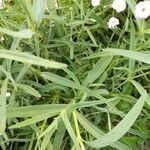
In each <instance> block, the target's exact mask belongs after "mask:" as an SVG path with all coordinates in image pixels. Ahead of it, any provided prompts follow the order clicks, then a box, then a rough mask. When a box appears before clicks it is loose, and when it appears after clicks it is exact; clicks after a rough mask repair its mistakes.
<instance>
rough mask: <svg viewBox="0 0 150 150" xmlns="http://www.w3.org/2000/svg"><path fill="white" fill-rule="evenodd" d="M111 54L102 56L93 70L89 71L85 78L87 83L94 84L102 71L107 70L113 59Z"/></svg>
mask: <svg viewBox="0 0 150 150" xmlns="http://www.w3.org/2000/svg"><path fill="white" fill-rule="evenodd" d="M112 58H113V57H111V56H105V57H102V58H101V59H100V60H99V61H98V62H97V63H96V64H95V65H94V67H93V68H92V70H91V71H89V73H88V76H87V77H86V79H85V83H84V84H85V85H86V86H87V85H88V84H92V83H93V82H94V81H95V80H96V79H97V78H98V77H100V75H102V73H103V72H104V71H105V70H106V68H107V67H108V65H109V64H110V62H111V61H112Z"/></svg>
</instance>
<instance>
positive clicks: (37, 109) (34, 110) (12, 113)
mask: <svg viewBox="0 0 150 150" xmlns="http://www.w3.org/2000/svg"><path fill="white" fill-rule="evenodd" d="M67 106H68V105H65V104H45V105H35V106H23V107H16V108H7V117H9V118H10V117H21V118H22V117H23V118H24V117H34V116H38V115H41V114H44V113H57V112H58V113H59V112H61V111H62V110H64V109H66V108H67Z"/></svg>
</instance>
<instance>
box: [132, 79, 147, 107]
mask: <svg viewBox="0 0 150 150" xmlns="http://www.w3.org/2000/svg"><path fill="white" fill-rule="evenodd" d="M131 82H132V84H133V85H134V86H135V87H136V89H137V90H138V91H139V93H140V94H141V95H143V93H144V92H145V89H144V88H143V87H142V86H141V85H140V84H139V83H138V82H136V81H134V80H132V81H131ZM146 96H147V98H146V103H147V104H148V105H149V106H150V96H149V95H148V94H147V93H146Z"/></svg>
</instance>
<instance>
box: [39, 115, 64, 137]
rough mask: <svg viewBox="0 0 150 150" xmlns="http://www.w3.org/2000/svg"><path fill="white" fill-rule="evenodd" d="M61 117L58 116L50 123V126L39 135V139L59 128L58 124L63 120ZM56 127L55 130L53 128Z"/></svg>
mask: <svg viewBox="0 0 150 150" xmlns="http://www.w3.org/2000/svg"><path fill="white" fill-rule="evenodd" d="M61 121H62V120H61V117H60V116H58V117H57V118H55V120H54V121H53V122H52V123H51V124H50V125H49V127H48V128H47V129H46V130H45V131H44V132H42V134H40V135H39V136H38V139H40V138H42V137H43V136H46V135H47V134H50V133H51V131H54V130H56V129H57V126H58V125H59V123H60V122H61ZM53 129H54V130H53Z"/></svg>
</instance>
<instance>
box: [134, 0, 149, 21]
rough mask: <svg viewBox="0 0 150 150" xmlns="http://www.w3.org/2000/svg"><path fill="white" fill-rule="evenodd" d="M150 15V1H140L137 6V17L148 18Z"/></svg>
mask: <svg viewBox="0 0 150 150" xmlns="http://www.w3.org/2000/svg"><path fill="white" fill-rule="evenodd" d="M149 16H150V1H143V2H139V3H138V4H137V5H136V6H135V17H136V18H139V19H146V18H148V17H149Z"/></svg>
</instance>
